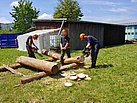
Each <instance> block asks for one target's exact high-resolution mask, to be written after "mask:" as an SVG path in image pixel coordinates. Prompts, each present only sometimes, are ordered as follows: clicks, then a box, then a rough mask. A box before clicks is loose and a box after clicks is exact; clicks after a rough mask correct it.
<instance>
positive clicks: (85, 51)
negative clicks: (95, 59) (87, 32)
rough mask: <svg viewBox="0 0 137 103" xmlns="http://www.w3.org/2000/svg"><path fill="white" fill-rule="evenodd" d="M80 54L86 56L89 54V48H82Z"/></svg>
mask: <svg viewBox="0 0 137 103" xmlns="http://www.w3.org/2000/svg"><path fill="white" fill-rule="evenodd" d="M82 54H83V55H84V57H88V56H89V55H90V49H89V48H84V49H83V51H82Z"/></svg>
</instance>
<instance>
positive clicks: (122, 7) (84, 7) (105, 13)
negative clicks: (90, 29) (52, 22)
mask: <svg viewBox="0 0 137 103" xmlns="http://www.w3.org/2000/svg"><path fill="white" fill-rule="evenodd" d="M18 1H19V0H1V3H0V23H8V22H13V18H12V17H11V15H10V14H9V12H12V7H13V6H17V5H18ZM30 1H32V2H33V7H35V8H36V9H38V10H40V13H39V19H52V15H53V13H54V10H55V9H54V8H55V7H56V6H57V5H58V0H30ZM77 2H78V3H79V6H80V8H81V11H82V13H83V14H84V16H83V17H82V20H84V21H95V22H115V21H122V20H137V0H77Z"/></svg>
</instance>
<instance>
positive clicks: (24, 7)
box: [10, 0, 39, 32]
mask: <svg viewBox="0 0 137 103" xmlns="http://www.w3.org/2000/svg"><path fill="white" fill-rule="evenodd" d="M10 14H11V15H12V17H13V18H14V19H13V20H14V27H13V28H14V29H16V30H17V31H19V32H25V31H26V30H27V29H29V28H30V27H31V26H32V19H34V18H37V17H38V14H39V10H38V11H37V10H36V8H35V7H33V6H32V2H30V1H29V0H19V1H18V6H13V9H12V12H10Z"/></svg>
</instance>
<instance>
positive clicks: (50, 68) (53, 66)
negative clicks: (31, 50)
mask: <svg viewBox="0 0 137 103" xmlns="http://www.w3.org/2000/svg"><path fill="white" fill-rule="evenodd" d="M16 62H18V63H20V64H23V65H26V66H30V67H33V68H36V69H38V70H42V71H44V72H46V73H48V74H56V73H57V72H58V71H59V67H58V63H54V62H49V61H45V60H39V59H35V58H30V57H25V56H20V57H18V58H17V60H16Z"/></svg>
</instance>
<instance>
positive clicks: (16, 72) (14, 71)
mask: <svg viewBox="0 0 137 103" xmlns="http://www.w3.org/2000/svg"><path fill="white" fill-rule="evenodd" d="M3 66H4V67H5V68H6V69H7V70H9V71H10V72H12V73H14V74H17V75H20V76H25V75H24V74H22V73H20V72H18V71H16V70H14V69H12V68H11V67H8V66H7V65H3Z"/></svg>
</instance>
